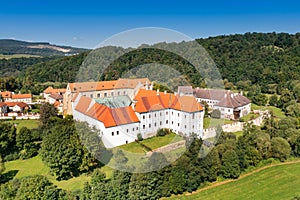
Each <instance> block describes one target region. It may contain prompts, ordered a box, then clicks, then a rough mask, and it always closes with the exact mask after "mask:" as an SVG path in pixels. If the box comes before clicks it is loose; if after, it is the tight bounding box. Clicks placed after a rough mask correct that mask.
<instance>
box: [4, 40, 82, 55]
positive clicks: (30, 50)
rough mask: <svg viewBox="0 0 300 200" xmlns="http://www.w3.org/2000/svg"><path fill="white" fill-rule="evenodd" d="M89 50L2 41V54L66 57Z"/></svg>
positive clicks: (45, 43) (42, 43)
mask: <svg viewBox="0 0 300 200" xmlns="http://www.w3.org/2000/svg"><path fill="white" fill-rule="evenodd" d="M86 51H88V49H84V48H76V47H70V46H59V45H55V44H50V43H49V42H26V41H20V40H13V39H0V54H3V55H13V54H30V55H38V56H64V55H75V54H78V53H82V52H86Z"/></svg>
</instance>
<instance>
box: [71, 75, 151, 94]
mask: <svg viewBox="0 0 300 200" xmlns="http://www.w3.org/2000/svg"><path fill="white" fill-rule="evenodd" d="M146 82H148V83H149V84H150V81H149V79H148V78H141V79H119V80H115V81H100V82H78V83H69V87H70V90H71V92H85V91H101V90H113V89H120V88H135V87H136V86H137V85H138V84H139V83H141V84H143V85H145V84H146Z"/></svg>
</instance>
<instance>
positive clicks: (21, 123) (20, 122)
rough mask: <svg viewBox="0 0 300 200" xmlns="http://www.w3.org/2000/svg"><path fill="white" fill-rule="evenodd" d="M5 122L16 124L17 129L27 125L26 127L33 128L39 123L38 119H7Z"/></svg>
mask: <svg viewBox="0 0 300 200" xmlns="http://www.w3.org/2000/svg"><path fill="white" fill-rule="evenodd" d="M5 122H6V123H13V124H16V128H17V130H18V131H19V130H20V129H21V128H22V127H24V126H25V127H27V128H28V129H34V128H37V127H38V125H39V121H38V120H35V119H24V120H9V121H5Z"/></svg>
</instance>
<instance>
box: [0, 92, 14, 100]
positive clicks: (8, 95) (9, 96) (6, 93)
mask: <svg viewBox="0 0 300 200" xmlns="http://www.w3.org/2000/svg"><path fill="white" fill-rule="evenodd" d="M0 94H1V96H2V97H3V98H11V95H12V92H9V91H6V92H0Z"/></svg>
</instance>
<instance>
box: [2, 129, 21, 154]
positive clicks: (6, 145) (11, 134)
mask: <svg viewBox="0 0 300 200" xmlns="http://www.w3.org/2000/svg"><path fill="white" fill-rule="evenodd" d="M16 150H17V149H16V128H15V127H14V126H13V125H12V124H9V123H0V156H1V157H2V158H4V159H5V156H8V155H10V154H13V153H14V152H15V151H16Z"/></svg>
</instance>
